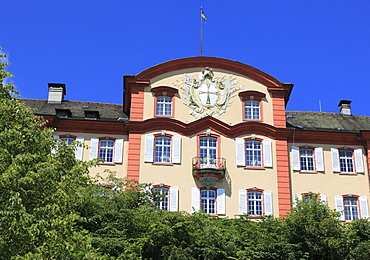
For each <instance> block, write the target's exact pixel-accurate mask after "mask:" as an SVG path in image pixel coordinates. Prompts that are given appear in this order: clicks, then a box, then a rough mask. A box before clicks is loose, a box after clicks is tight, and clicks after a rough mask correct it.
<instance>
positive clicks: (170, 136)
mask: <svg viewBox="0 0 370 260" xmlns="http://www.w3.org/2000/svg"><path fill="white" fill-rule="evenodd" d="M153 136H154V142H153V162H152V164H155V165H173V163H172V148H173V147H172V145H173V144H172V137H173V135H171V134H168V133H165V134H164V135H162V134H161V133H157V134H153ZM157 137H168V138H170V139H171V140H170V147H171V150H170V156H171V162H169V163H163V162H155V161H154V157H155V138H157Z"/></svg>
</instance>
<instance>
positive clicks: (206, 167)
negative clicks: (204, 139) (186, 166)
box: [192, 157, 226, 178]
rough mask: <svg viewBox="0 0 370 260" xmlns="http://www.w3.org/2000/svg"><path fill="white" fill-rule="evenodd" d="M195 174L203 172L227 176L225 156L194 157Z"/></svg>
mask: <svg viewBox="0 0 370 260" xmlns="http://www.w3.org/2000/svg"><path fill="white" fill-rule="evenodd" d="M192 164H193V175H194V176H197V175H198V174H202V173H214V174H219V175H220V177H221V178H223V177H225V171H226V159H225V158H201V157H193V163H192Z"/></svg>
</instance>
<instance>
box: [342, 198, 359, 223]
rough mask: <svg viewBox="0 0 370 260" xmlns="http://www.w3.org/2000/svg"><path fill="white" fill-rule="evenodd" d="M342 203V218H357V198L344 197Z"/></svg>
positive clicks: (349, 219)
mask: <svg viewBox="0 0 370 260" xmlns="http://www.w3.org/2000/svg"><path fill="white" fill-rule="evenodd" d="M343 204H344V218H345V220H346V221H353V220H356V219H358V202H357V198H353V197H352V198H351V197H345V198H343Z"/></svg>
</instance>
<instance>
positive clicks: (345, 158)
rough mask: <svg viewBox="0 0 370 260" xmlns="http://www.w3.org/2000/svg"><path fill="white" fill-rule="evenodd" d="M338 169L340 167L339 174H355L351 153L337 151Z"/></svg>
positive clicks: (348, 151)
mask: <svg viewBox="0 0 370 260" xmlns="http://www.w3.org/2000/svg"><path fill="white" fill-rule="evenodd" d="M339 167H340V172H343V173H355V165H354V160H353V151H351V150H339Z"/></svg>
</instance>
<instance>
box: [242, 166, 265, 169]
mask: <svg viewBox="0 0 370 260" xmlns="http://www.w3.org/2000/svg"><path fill="white" fill-rule="evenodd" d="M244 169H251V170H264V169H265V167H263V166H245V167H244Z"/></svg>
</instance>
